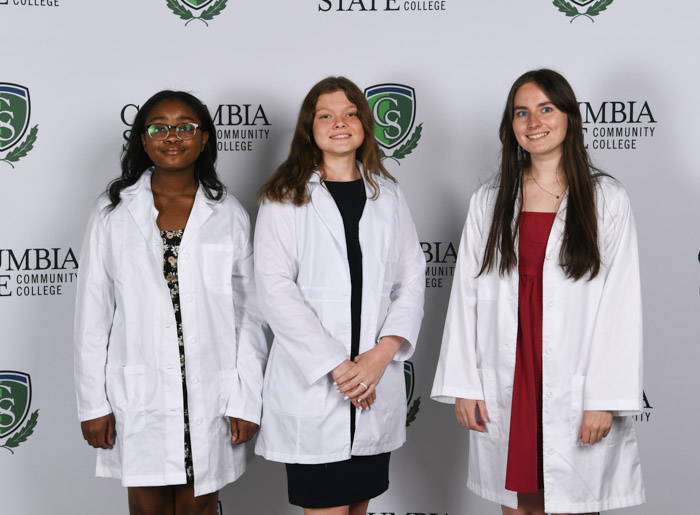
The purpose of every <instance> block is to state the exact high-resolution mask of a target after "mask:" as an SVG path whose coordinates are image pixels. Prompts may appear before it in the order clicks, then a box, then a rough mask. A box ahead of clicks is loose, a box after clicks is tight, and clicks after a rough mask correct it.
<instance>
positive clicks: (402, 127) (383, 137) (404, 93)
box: [365, 84, 416, 150]
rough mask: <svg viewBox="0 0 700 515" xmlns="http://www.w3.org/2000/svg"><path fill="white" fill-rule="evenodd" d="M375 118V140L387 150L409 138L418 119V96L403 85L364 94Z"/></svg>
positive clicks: (376, 88)
mask: <svg viewBox="0 0 700 515" xmlns="http://www.w3.org/2000/svg"><path fill="white" fill-rule="evenodd" d="M365 97H367V102H368V103H369V107H370V109H371V110H372V115H373V118H374V136H375V137H376V138H377V142H378V143H379V144H380V145H381V146H382V147H384V148H386V149H387V150H389V149H392V148H394V147H396V146H398V145H400V144H401V143H402V142H403V141H404V140H405V139H406V137H408V135H409V133H410V132H411V129H413V123H414V122H415V119H416V92H415V91H414V89H413V88H411V87H409V86H404V85H403V84H378V85H376V86H372V87H370V88H367V89H366V90H365Z"/></svg>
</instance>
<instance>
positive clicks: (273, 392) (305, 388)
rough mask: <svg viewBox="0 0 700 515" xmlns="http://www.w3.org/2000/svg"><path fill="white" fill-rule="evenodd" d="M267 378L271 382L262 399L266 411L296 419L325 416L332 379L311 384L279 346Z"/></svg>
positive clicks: (270, 364) (275, 351)
mask: <svg viewBox="0 0 700 515" xmlns="http://www.w3.org/2000/svg"><path fill="white" fill-rule="evenodd" d="M275 347H276V350H275ZM266 375H269V377H270V379H269V382H268V384H267V391H266V393H265V396H264V397H263V405H264V406H265V408H267V407H269V409H270V410H271V411H275V412H278V413H284V414H287V415H293V416H295V417H307V418H317V417H321V416H323V414H324V411H325V407H326V397H327V395H328V390H329V389H330V376H324V377H322V378H321V379H319V380H318V381H316V382H315V383H314V384H312V385H309V384H308V383H307V382H306V379H305V378H304V376H303V375H302V373H301V371H300V370H299V369H298V367H297V365H296V364H295V363H294V360H293V359H292V358H291V356H289V354H287V352H286V351H285V350H284V349H283V348H282V347H280V346H274V347H273V352H272V353H271V354H270V362H269V365H268V371H267V372H266Z"/></svg>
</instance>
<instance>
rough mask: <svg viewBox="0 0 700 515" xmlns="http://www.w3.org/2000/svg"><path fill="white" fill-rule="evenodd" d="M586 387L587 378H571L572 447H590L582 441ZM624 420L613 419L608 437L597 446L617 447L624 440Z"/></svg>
mask: <svg viewBox="0 0 700 515" xmlns="http://www.w3.org/2000/svg"><path fill="white" fill-rule="evenodd" d="M585 385H586V376H573V377H572V378H571V429H570V432H571V437H572V438H571V439H572V445H575V446H588V444H585V443H583V442H582V441H581V438H580V436H581V424H582V423H583V391H584V388H585ZM623 422H624V421H623V420H621V418H620V417H613V420H612V426H611V427H610V432H609V433H608V436H606V437H605V438H603V439H602V440H601V441H600V442H598V443H597V444H595V445H616V444H618V443H620V440H621V439H622V430H621V426H622V424H623Z"/></svg>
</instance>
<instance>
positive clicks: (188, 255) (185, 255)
mask: <svg viewBox="0 0 700 515" xmlns="http://www.w3.org/2000/svg"><path fill="white" fill-rule="evenodd" d="M182 257H183V258H185V259H190V253H189V252H185V253H184V254H183V255H182Z"/></svg>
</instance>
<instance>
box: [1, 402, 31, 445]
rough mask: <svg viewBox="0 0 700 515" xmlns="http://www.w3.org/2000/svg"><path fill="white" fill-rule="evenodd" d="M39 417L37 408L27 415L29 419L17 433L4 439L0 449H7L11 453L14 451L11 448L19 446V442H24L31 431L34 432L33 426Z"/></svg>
mask: <svg viewBox="0 0 700 515" xmlns="http://www.w3.org/2000/svg"><path fill="white" fill-rule="evenodd" d="M38 419H39V410H36V411H35V412H34V413H32V414H31V415H30V416H29V421H28V422H27V424H26V425H25V426H24V427H23V428H22V429H20V430H19V431H18V432H17V433H15V434H14V435H12V436H11V437H10V438H8V439H7V440H6V441H5V444H4V445H0V449H7V450H8V451H10V452H11V453H12V454H14V453H15V451H13V450H12V449H15V448H17V447H19V444H21V443H22V442H26V441H27V438H29V437H30V436H31V435H32V433H34V428H35V427H36V421H37V420H38Z"/></svg>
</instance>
